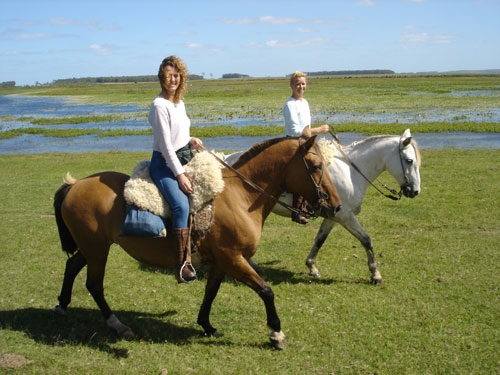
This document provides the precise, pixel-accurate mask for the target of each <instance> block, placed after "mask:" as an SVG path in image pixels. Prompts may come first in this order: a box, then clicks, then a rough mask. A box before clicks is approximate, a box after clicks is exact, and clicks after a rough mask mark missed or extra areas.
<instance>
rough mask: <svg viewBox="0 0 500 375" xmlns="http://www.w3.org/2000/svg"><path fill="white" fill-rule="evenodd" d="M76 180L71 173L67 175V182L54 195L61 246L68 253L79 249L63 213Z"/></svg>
mask: <svg viewBox="0 0 500 375" xmlns="http://www.w3.org/2000/svg"><path fill="white" fill-rule="evenodd" d="M75 181H76V180H74V179H73V178H72V177H71V176H69V174H67V175H66V178H65V182H64V183H63V184H62V185H61V186H60V187H59V189H57V191H56V193H55V195H54V213H55V216H56V223H57V229H58V230H59V239H60V240H61V247H62V249H63V251H65V252H66V253H68V254H73V253H75V252H76V251H77V250H78V246H77V244H76V242H75V239H74V238H73V236H72V235H71V233H70V231H69V229H68V227H67V226H66V223H65V222H64V219H63V218H62V215H61V207H62V204H63V201H64V198H66V195H67V194H68V192H69V190H70V189H71V187H72V186H73V184H74V183H75Z"/></svg>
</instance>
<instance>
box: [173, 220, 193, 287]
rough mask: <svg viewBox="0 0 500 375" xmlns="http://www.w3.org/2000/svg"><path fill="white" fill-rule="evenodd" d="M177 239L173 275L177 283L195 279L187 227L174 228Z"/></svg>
mask: <svg viewBox="0 0 500 375" xmlns="http://www.w3.org/2000/svg"><path fill="white" fill-rule="evenodd" d="M174 232H175V237H176V239H177V251H178V253H177V254H178V258H177V270H176V273H175V277H176V279H177V282H178V283H189V282H191V281H193V280H196V270H195V269H194V267H193V265H192V264H191V238H190V236H189V228H176V229H174Z"/></svg>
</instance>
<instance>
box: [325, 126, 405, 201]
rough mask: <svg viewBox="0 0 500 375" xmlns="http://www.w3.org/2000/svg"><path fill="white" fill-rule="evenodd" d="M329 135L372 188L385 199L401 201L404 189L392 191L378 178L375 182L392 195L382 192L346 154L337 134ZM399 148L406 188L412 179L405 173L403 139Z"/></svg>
mask: <svg viewBox="0 0 500 375" xmlns="http://www.w3.org/2000/svg"><path fill="white" fill-rule="evenodd" d="M329 133H330V135H331V136H332V137H333V139H334V140H335V141H336V142H337V143H336V144H335V146H337V149H338V150H339V151H340V153H341V154H342V156H344V158H345V159H346V160H347V162H348V163H349V164H350V165H351V166H352V167H353V168H354V170H355V171H356V172H358V173H359V174H360V175H361V176H362V177H363V178H364V179H365V180H366V181H367V182H368V183H369V184H370V185H371V186H373V187H374V188H375V190H377V191H378V192H379V193H380V194H381V195H383V196H384V197H386V198H389V199H392V200H394V201H397V200H400V199H401V196H402V195H403V189H400V190H399V192H398V191H396V190H395V189H392V188H390V187H388V186H387V185H386V184H384V183H382V182H380V180H379V179H378V178H376V179H375V180H376V181H377V182H378V183H379V184H380V185H382V187H383V188H385V189H386V190H388V191H389V192H390V193H391V194H386V193H384V192H383V191H382V190H380V189H379V188H378V187H377V186H375V185H374V184H373V183H372V182H371V181H370V180H369V179H368V177H366V176H365V175H364V174H363V172H361V169H359V167H358V166H357V165H356V164H354V162H353V161H352V160H351V158H350V157H349V156H348V155H347V154H346V153H345V152H344V150H343V149H342V143H341V142H340V139H339V138H338V137H337V134H335V132H334V131H333V130H329ZM398 147H399V161H400V162H401V169H402V170H403V176H404V179H405V186H408V184H409V183H410V179H409V178H408V175H407V174H406V171H405V167H404V165H403V156H402V152H403V140H402V138H400V139H399V146H398Z"/></svg>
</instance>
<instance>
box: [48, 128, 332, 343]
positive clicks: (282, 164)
mask: <svg viewBox="0 0 500 375" xmlns="http://www.w3.org/2000/svg"><path fill="white" fill-rule="evenodd" d="M233 168H234V171H233V170H231V169H229V168H223V170H222V176H223V179H224V182H225V187H224V190H223V191H222V192H221V193H220V194H217V195H216V196H215V197H214V200H213V205H214V220H213V223H212V225H211V227H210V229H209V230H208V231H207V232H206V233H205V234H204V236H203V237H201V236H198V237H196V238H193V241H194V243H195V246H196V248H197V250H198V253H199V255H200V256H201V259H202V261H203V262H204V263H207V264H209V265H210V266H211V269H210V273H209V276H208V280H207V284H206V287H205V295H204V298H203V302H202V304H201V307H200V310H199V314H198V320H197V322H198V324H199V325H201V327H202V328H203V330H204V334H205V335H207V336H210V335H216V329H215V328H214V327H213V326H212V324H211V323H210V310H211V307H212V303H213V301H214V299H215V297H216V295H217V292H218V291H219V287H220V285H221V283H222V281H223V279H224V276H225V275H230V276H232V277H234V278H235V279H236V280H238V281H240V282H242V283H244V284H246V285H248V286H249V287H250V288H252V289H253V290H254V291H255V292H256V293H257V294H258V296H259V297H260V298H261V299H262V301H263V302H264V306H265V310H266V314H267V325H268V326H269V327H270V328H271V330H272V332H271V334H270V340H271V343H272V344H273V346H274V347H275V348H277V349H283V347H284V339H285V335H284V334H283V332H282V330H281V323H280V319H279V317H278V314H277V311H276V307H275V304H274V293H273V291H272V290H271V288H270V286H269V285H268V284H267V283H266V282H264V280H263V279H262V278H261V277H260V276H259V275H258V274H257V272H255V270H254V269H253V268H252V267H251V266H250V264H249V262H248V259H250V258H251V257H252V256H253V255H254V254H255V252H256V249H257V246H258V244H259V241H260V238H261V234H262V227H263V225H264V221H265V220H266V218H267V216H268V215H269V214H270V212H271V210H272V208H273V206H274V205H275V204H276V201H277V199H278V198H279V197H280V195H281V193H283V192H284V191H285V190H286V191H290V192H296V193H298V194H301V195H302V196H304V197H305V198H306V199H307V200H308V202H310V203H312V204H313V206H314V209H315V212H316V214H319V215H321V216H323V217H331V216H334V215H335V213H336V212H337V210H338V209H339V208H340V198H339V195H338V193H337V191H336V189H335V187H334V185H333V183H332V181H331V179H330V176H329V174H328V169H327V167H326V164H325V163H324V160H323V159H322V156H321V153H320V152H319V149H318V146H317V144H316V137H315V136H314V137H310V138H307V137H298V138H290V137H288V138H275V139H271V140H268V141H264V142H261V143H258V144H256V145H255V146H254V147H252V148H251V149H249V150H248V151H247V152H246V153H245V154H244V155H242V156H241V158H240V159H239V161H238V162H237V163H236V164H235V165H234V166H233ZM242 176H244V177H245V178H246V179H247V180H244V179H243V177H242ZM128 179H129V176H128V175H125V174H122V173H118V172H101V173H97V174H94V175H92V176H89V177H86V178H83V179H81V180H71V181H66V182H65V183H64V184H63V185H62V186H61V187H60V188H59V189H58V191H57V192H56V194H55V198H54V209H55V215H56V222H57V225H58V229H59V236H60V239H61V245H62V248H63V250H64V251H66V252H67V253H68V254H71V257H70V258H68V260H67V262H66V269H65V272H64V281H63V285H62V289H61V293H60V295H59V298H58V299H59V305H58V306H56V307H55V308H54V312H56V313H58V314H61V315H65V314H66V311H67V307H68V305H69V303H70V301H71V293H72V288H73V282H74V280H75V278H76V276H77V275H78V273H79V272H80V271H81V270H82V269H83V267H85V266H87V280H86V287H87V289H88V291H89V292H90V293H91V295H92V297H93V298H94V300H95V302H96V303H97V305H98V306H99V309H100V310H101V313H102V315H103V317H104V319H105V320H106V323H107V325H108V326H109V327H111V328H113V329H115V330H116V332H117V333H118V334H119V335H120V336H122V337H128V336H133V332H132V330H131V329H130V328H129V327H127V326H126V325H124V324H123V323H121V322H120V321H119V320H118V318H117V317H116V316H115V315H114V314H113V312H112V311H111V309H110V307H109V305H108V304H107V302H106V300H105V298H104V290H103V280H104V271H105V267H106V261H107V257H108V254H109V249H110V246H111V244H112V243H116V244H118V245H120V246H121V247H122V248H123V249H124V250H125V251H126V252H127V253H128V254H129V255H130V256H132V257H133V258H135V259H136V260H138V261H139V262H141V263H143V264H146V265H150V266H155V267H160V268H174V266H175V259H174V258H175V256H174V253H175V238H174V236H172V235H171V234H168V235H167V236H166V237H163V238H138V237H123V236H120V230H121V227H122V224H123V221H124V219H125V213H126V203H125V201H124V197H123V189H124V185H125V182H127V180H128ZM254 184H255V185H257V186H259V187H260V188H262V189H263V190H259V189H256V188H255V185H254Z"/></svg>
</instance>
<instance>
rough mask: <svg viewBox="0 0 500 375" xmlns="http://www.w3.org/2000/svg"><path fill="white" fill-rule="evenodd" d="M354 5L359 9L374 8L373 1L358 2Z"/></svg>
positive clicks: (361, 0) (363, 0) (362, 0)
mask: <svg viewBox="0 0 500 375" xmlns="http://www.w3.org/2000/svg"><path fill="white" fill-rule="evenodd" d="M356 5H357V6H359V7H372V6H375V1H373V0H359V1H358V2H356Z"/></svg>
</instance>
